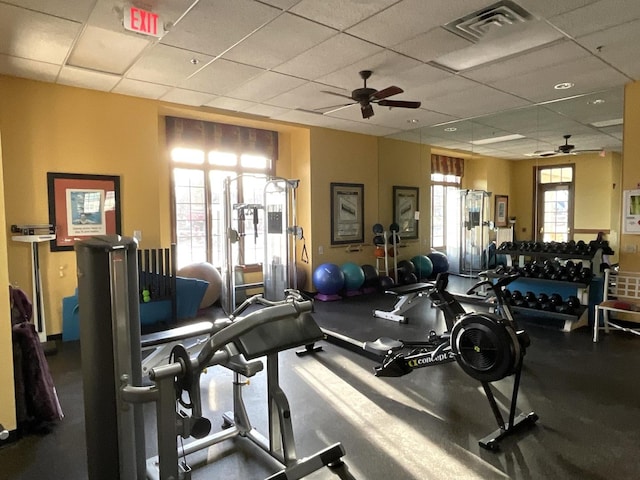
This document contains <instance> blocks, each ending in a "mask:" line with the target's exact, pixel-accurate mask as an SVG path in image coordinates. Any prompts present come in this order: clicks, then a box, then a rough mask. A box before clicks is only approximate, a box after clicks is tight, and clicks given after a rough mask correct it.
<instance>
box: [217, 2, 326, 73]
mask: <svg viewBox="0 0 640 480" xmlns="http://www.w3.org/2000/svg"><path fill="white" fill-rule="evenodd" d="M337 33H338V32H337V31H336V30H333V29H332V28H328V27H324V26H322V25H318V24H317V23H314V22H311V21H309V20H305V19H304V18H300V17H296V16H295V15H291V14H288V13H285V14H283V15H281V16H279V17H277V18H276V19H275V20H273V21H272V22H271V23H269V24H268V25H265V26H264V27H262V28H261V29H260V30H258V31H257V32H256V33H254V34H253V35H251V36H250V37H249V38H247V39H245V40H243V41H242V42H240V43H239V44H238V45H236V46H235V47H233V48H232V49H231V50H229V51H228V52H227V53H225V55H224V58H227V59H229V60H234V61H236V62H240V63H246V64H249V65H257V66H259V67H262V68H273V67H275V66H276V65H280V64H281V63H284V62H286V61H287V60H290V59H291V58H293V57H295V56H296V55H299V54H301V53H302V52H304V51H306V50H308V49H310V48H311V47H313V46H315V45H317V44H318V43H321V42H323V41H324V40H326V39H328V38H329V37H332V36H333V35H336V34H337Z"/></svg>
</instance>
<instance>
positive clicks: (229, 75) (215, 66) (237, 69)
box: [180, 58, 264, 95]
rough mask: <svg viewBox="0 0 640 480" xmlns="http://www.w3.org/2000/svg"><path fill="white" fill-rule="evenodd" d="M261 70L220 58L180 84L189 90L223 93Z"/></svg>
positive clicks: (258, 73)
mask: <svg viewBox="0 0 640 480" xmlns="http://www.w3.org/2000/svg"><path fill="white" fill-rule="evenodd" d="M263 72H264V70H262V69H260V68H256V67H251V66H249V65H242V64H240V63H235V62H231V61H229V60H224V59H222V58H221V59H218V60H215V61H214V62H212V63H210V64H209V65H207V66H206V67H204V68H203V69H202V70H200V71H199V72H197V73H196V74H195V75H193V76H192V77H191V78H189V79H187V80H186V81H185V82H183V83H182V84H181V85H180V86H181V87H183V88H187V89H189V90H197V91H199V92H205V93H212V94H216V95H224V94H226V93H227V92H229V91H231V90H233V89H235V88H237V87H238V86H239V85H242V84H243V83H244V82H246V81H249V80H251V79H252V78H254V77H256V76H258V75H260V74H261V73H263Z"/></svg>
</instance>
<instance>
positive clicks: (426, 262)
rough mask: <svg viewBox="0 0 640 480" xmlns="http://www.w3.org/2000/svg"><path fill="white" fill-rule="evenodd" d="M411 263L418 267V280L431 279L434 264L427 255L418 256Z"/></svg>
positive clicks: (416, 272)
mask: <svg viewBox="0 0 640 480" xmlns="http://www.w3.org/2000/svg"><path fill="white" fill-rule="evenodd" d="M411 263H413V265H414V266H415V267H416V270H415V275H416V277H417V278H418V279H422V278H429V277H430V276H431V274H432V273H433V263H431V259H430V258H429V257H428V256H426V255H416V256H415V257H413V258H412V259H411Z"/></svg>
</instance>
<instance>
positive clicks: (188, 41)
mask: <svg viewBox="0 0 640 480" xmlns="http://www.w3.org/2000/svg"><path fill="white" fill-rule="evenodd" d="M281 13H282V12H281V10H279V9H277V8H274V7H270V6H268V5H264V4H262V3H259V2H255V1H251V0H234V1H233V2H229V1H225V0H210V1H206V2H199V3H198V4H197V5H196V6H195V7H194V8H193V9H192V10H191V11H190V12H189V13H188V14H187V15H186V16H185V17H184V18H183V19H181V20H180V21H179V22H178V23H177V24H176V25H174V26H173V28H172V29H171V31H170V32H169V33H168V34H167V35H165V37H164V38H163V39H162V43H165V44H167V45H171V46H174V47H180V48H185V49H187V50H192V51H195V52H202V53H206V54H209V55H212V56H217V55H220V54H221V53H223V52H224V51H225V50H227V49H228V48H230V47H231V46H233V45H234V44H236V43H237V42H239V41H240V40H242V39H243V38H244V37H246V36H247V35H249V34H250V33H251V32H253V31H254V30H256V29H257V28H259V27H260V26H262V25H265V24H266V23H268V22H270V21H271V20H273V19H274V18H275V17H276V16H278V15H279V14H281Z"/></svg>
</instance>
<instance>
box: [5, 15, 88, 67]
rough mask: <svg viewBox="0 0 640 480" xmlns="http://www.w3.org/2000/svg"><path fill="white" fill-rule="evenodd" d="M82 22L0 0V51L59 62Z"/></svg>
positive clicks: (66, 52) (63, 57)
mask: <svg viewBox="0 0 640 480" xmlns="http://www.w3.org/2000/svg"><path fill="white" fill-rule="evenodd" d="M80 28H81V24H80V23H77V22H72V21H70V20H63V19H61V18H56V17H52V16H50V15H45V14H42V13H36V12H32V11H29V10H25V9H23V8H18V7H14V6H12V5H4V4H2V3H0V53H4V54H7V55H12V56H15V57H22V58H28V59H31V60H38V61H41V62H48V63H57V64H61V63H62V62H63V61H64V59H65V58H66V56H67V54H68V53H69V49H70V48H71V45H72V44H73V40H74V39H75V37H76V35H77V34H78V32H79V31H80Z"/></svg>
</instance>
